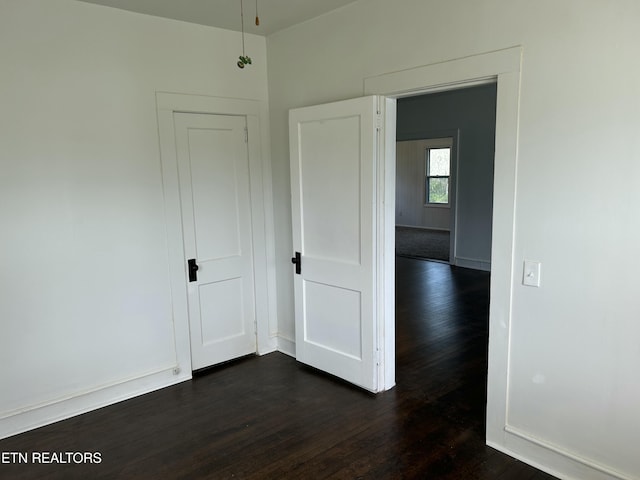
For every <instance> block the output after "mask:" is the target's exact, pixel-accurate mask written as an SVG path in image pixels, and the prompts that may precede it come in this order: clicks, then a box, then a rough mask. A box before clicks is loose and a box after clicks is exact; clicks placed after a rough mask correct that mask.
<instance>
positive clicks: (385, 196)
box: [364, 46, 522, 450]
mask: <svg viewBox="0 0 640 480" xmlns="http://www.w3.org/2000/svg"><path fill="white" fill-rule="evenodd" d="M521 63H522V47H519V46H517V47H512V48H507V49H504V50H498V51H494V52H488V53H484V54H479V55H473V56H469V57H465V58H460V59H456V60H451V61H446V62H441V63H436V64H432V65H426V66H421V67H416V68H411V69H408V70H401V71H397V72H391V73H384V74H381V75H377V76H373V77H368V78H365V79H364V95H383V96H385V97H386V98H385V99H384V106H383V107H384V109H385V110H386V112H387V115H386V116H385V117H383V118H385V122H384V135H381V139H380V141H381V148H382V149H383V150H382V151H384V152H385V155H384V157H385V158H384V161H382V162H380V164H379V165H378V168H379V172H378V173H379V178H380V183H379V191H378V193H379V195H378V202H379V205H378V211H379V212H380V218H379V224H378V225H379V232H378V234H379V238H381V239H382V240H383V243H382V244H381V249H382V251H383V255H381V257H382V258H381V259H380V260H379V261H380V262H381V263H383V265H382V268H381V269H380V275H379V278H380V281H379V285H378V298H379V300H380V303H382V304H383V306H382V308H383V309H384V315H383V316H382V317H381V318H384V321H383V322H382V323H383V325H379V328H380V329H381V331H382V337H381V338H383V339H384V350H383V352H384V355H383V362H382V366H383V368H384V370H385V373H384V374H383V375H384V376H385V378H395V311H394V309H395V252H394V250H395V235H394V230H395V181H396V179H395V141H396V139H395V137H396V99H397V98H402V97H409V96H414V95H424V94H428V93H435V92H440V91H446V90H454V89H458V88H465V87H470V86H474V85H482V84H486V83H497V99H496V134H495V135H496V136H495V156H494V161H495V167H494V191H493V220H492V240H491V260H492V268H491V272H492V274H491V286H490V288H491V293H490V298H491V304H490V310H489V358H488V363H489V365H488V367H489V369H488V375H487V430H486V440H487V444H488V445H490V446H493V447H495V448H498V449H499V450H503V449H504V445H505V444H506V443H507V442H508V440H510V439H509V438H508V436H509V435H510V434H509V433H508V394H509V391H508V374H509V349H510V325H511V312H512V301H513V285H514V232H515V213H516V173H517V161H518V121H519V101H520V72H521Z"/></svg>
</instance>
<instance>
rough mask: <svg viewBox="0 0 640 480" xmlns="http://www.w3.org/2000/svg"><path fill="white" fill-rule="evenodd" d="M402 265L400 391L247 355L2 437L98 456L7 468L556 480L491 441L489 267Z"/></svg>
mask: <svg viewBox="0 0 640 480" xmlns="http://www.w3.org/2000/svg"><path fill="white" fill-rule="evenodd" d="M397 272H398V273H397V320H396V322H397V327H396V328H397V386H396V387H395V388H394V389H392V390H390V391H388V392H385V393H382V394H379V395H377V396H376V395H372V394H369V393H366V392H363V391H360V390H358V389H356V388H353V387H351V386H349V385H346V384H344V383H342V382H340V381H338V380H336V379H334V378H331V377H329V376H326V375H323V374H320V373H317V372H315V371H313V370H311V369H308V368H306V367H303V366H302V365H300V364H297V363H296V362H295V360H293V359H292V358H290V357H288V356H286V355H283V354H280V353H273V354H270V355H266V356H263V357H251V358H247V359H243V360H239V361H237V362H233V363H231V364H229V365H226V366H224V367H218V368H215V369H213V370H211V371H210V372H208V373H207V374H204V375H201V376H198V377H196V378H195V379H194V380H193V381H189V382H184V383H182V384H180V385H176V386H173V387H169V388H166V389H163V390H161V391H158V392H154V393H151V394H148V395H144V396H142V397H138V398H135V399H132V400H129V401H126V402H122V403H119V404H117V405H112V406H110V407H107V408H103V409H100V410H97V411H94V412H91V413H88V414H85V415H81V416H78V417H75V418H72V419H69V420H66V421H63V422H59V423H56V424H53V425H49V426H47V427H43V428H40V429H38V430H34V431H31V432H28V433H25V434H22V435H18V436H15V437H12V438H9V439H5V440H0V452H43V451H49V452H100V454H101V459H102V461H101V463H100V464H95V465H91V464H84V465H75V464H71V465H55V464H49V465H33V464H28V465H25V464H0V478H10V479H33V478H38V479H40V478H43V479H73V478H84V479H99V478H106V479H112V478H122V479H135V478H150V479H200V478H210V479H310V480H311V479H313V480H315V479H324V478H332V479H346V480H351V479H376V480H379V479H461V480H472V479H490V480H494V479H497V480H509V479H514V480H515V479H517V480H550V479H553V477H551V476H549V475H546V474H544V473H542V472H539V471H538V470H535V469H534V468H531V467H529V466H527V465H525V464H523V463H521V462H519V461H517V460H514V459H512V458H510V457H508V456H506V455H503V454H501V453H499V452H497V451H495V450H493V449H491V448H489V447H487V446H485V444H484V414H485V407H484V406H485V401H486V369H487V364H486V355H487V317H488V288H489V275H488V274H487V273H484V272H478V271H474V270H468V269H460V268H452V267H450V266H449V265H446V264H442V263H435V262H424V261H420V260H412V259H407V258H397ZM43 360H44V359H43ZM25 380H26V379H25Z"/></svg>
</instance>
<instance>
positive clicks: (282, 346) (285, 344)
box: [278, 337, 296, 358]
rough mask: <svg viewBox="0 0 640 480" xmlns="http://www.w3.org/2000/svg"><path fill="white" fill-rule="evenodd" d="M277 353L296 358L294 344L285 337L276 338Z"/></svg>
mask: <svg viewBox="0 0 640 480" xmlns="http://www.w3.org/2000/svg"><path fill="white" fill-rule="evenodd" d="M278 351H279V352H282V353H284V354H286V355H289V356H290V357H293V358H296V342H295V341H293V340H291V339H289V338H285V337H278Z"/></svg>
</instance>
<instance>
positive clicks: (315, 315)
mask: <svg viewBox="0 0 640 480" xmlns="http://www.w3.org/2000/svg"><path fill="white" fill-rule="evenodd" d="M377 107H378V97H376V96H370V97H362V98H357V99H352V100H345V101H341V102H335V103H330V104H326V105H318V106H312V107H306V108H299V109H294V110H291V111H290V114H289V138H290V151H291V191H292V215H293V247H294V252H295V253H294V255H295V256H294V258H293V259H292V261H294V260H296V257H298V260H297V263H296V264H295V265H294V267H293V271H294V288H295V316H296V318H295V328H296V358H297V360H299V361H300V362H302V363H305V364H308V365H310V366H312V367H315V368H318V369H320V370H323V371H326V372H328V373H330V374H332V375H335V376H337V377H340V378H342V379H344V380H346V381H348V382H351V383H353V384H355V385H358V386H360V387H362V388H365V389H367V390H370V391H372V392H377V391H380V390H383V389H384V388H385V386H384V382H383V381H381V380H380V377H379V371H378V370H379V368H380V366H379V355H380V349H381V348H382V345H380V343H379V341H378V340H379V338H378V337H379V328H378V327H379V323H378V322H379V320H380V318H379V317H380V315H379V313H378V311H379V310H378V308H377V304H376V302H377V299H376V291H377V290H376V288H377V283H376V282H377V278H376V273H377V271H378V268H377V265H378V263H377V255H378V243H377V238H378V236H377V234H378V230H377V208H378V201H377V198H376V194H377V182H376V178H377V165H378V158H377V155H378V153H379V152H378V150H379V149H378V139H377V130H378V128H379V126H380V124H381V123H380V122H381V118H380V115H379V114H378V108H377ZM296 270H297V271H298V272H299V273H296Z"/></svg>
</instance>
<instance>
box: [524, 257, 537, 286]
mask: <svg viewBox="0 0 640 480" xmlns="http://www.w3.org/2000/svg"><path fill="white" fill-rule="evenodd" d="M540 270H541V263H540V262H538V261H535V260H525V261H524V269H523V273H522V284H523V285H527V286H528V287H539V286H540Z"/></svg>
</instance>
